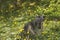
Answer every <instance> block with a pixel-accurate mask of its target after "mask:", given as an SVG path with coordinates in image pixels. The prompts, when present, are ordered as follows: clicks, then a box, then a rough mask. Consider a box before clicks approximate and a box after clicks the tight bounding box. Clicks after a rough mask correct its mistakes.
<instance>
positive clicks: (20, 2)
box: [0, 0, 60, 40]
mask: <svg viewBox="0 0 60 40" xmlns="http://www.w3.org/2000/svg"><path fill="white" fill-rule="evenodd" d="M41 14H44V15H45V16H46V18H45V21H44V23H43V26H44V31H43V32H42V35H41V36H40V38H39V37H36V40H39V39H41V40H60V0H0V40H16V39H19V38H20V36H19V35H18V34H19V33H20V32H21V31H22V28H23V27H24V24H25V23H27V22H29V21H31V20H34V18H35V17H36V16H37V15H41Z"/></svg>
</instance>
